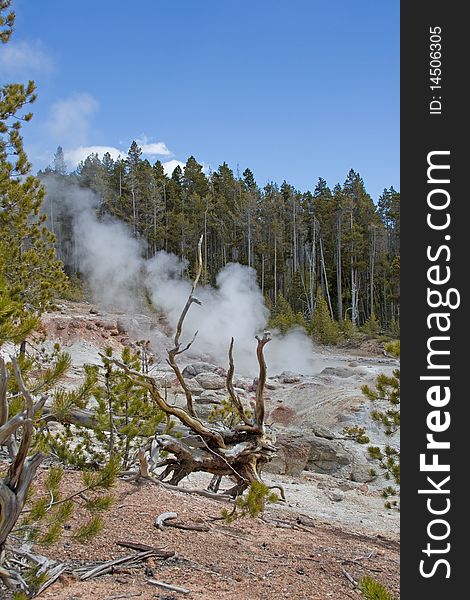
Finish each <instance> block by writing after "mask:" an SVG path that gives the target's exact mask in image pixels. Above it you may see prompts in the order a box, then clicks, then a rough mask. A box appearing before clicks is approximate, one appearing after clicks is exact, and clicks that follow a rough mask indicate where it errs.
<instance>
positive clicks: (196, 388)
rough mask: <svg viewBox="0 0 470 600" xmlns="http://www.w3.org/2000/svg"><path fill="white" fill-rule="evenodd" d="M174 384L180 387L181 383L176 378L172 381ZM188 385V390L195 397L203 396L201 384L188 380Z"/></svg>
mask: <svg viewBox="0 0 470 600" xmlns="http://www.w3.org/2000/svg"><path fill="white" fill-rule="evenodd" d="M172 382H173V385H174V386H178V387H180V385H179V382H178V380H177V379H176V377H174V378H173V379H172ZM186 385H187V386H188V389H189V391H190V392H191V394H193V396H194V395H198V396H199V395H201V393H202V387H201V386H200V385H199V383H198V382H197V381H196V380H195V379H188V380H187V381H186Z"/></svg>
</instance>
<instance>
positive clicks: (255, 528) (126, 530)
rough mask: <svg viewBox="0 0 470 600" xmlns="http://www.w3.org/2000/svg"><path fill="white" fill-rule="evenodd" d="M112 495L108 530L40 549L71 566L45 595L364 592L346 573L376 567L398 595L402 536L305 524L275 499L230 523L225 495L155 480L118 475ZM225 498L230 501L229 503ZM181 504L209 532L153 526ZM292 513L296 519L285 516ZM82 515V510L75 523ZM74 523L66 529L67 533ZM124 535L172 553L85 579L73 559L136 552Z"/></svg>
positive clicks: (314, 599) (182, 516)
mask: <svg viewBox="0 0 470 600" xmlns="http://www.w3.org/2000/svg"><path fill="white" fill-rule="evenodd" d="M78 484H79V479H78V477H77V475H76V474H75V473H68V474H67V475H66V477H65V481H64V485H65V488H67V489H66V490H64V492H65V493H67V492H68V491H74V490H76V489H77V485H78ZM115 498H116V501H115V504H114V506H113V507H112V508H111V510H109V511H108V512H107V513H106V514H105V520H106V527H105V530H104V531H103V532H102V533H101V534H100V535H99V536H98V537H96V538H95V539H93V540H92V541H90V542H88V543H87V544H86V545H80V544H78V543H76V542H74V541H73V540H72V539H71V538H68V539H66V538H62V539H61V541H60V542H58V543H57V544H55V545H54V546H52V547H49V548H47V549H45V550H44V549H42V550H40V551H41V552H43V553H44V554H46V555H47V556H48V557H49V558H53V559H56V560H59V561H61V562H64V563H65V564H67V565H68V566H69V571H68V572H66V573H65V574H64V575H63V576H61V578H60V579H59V580H58V581H57V582H56V583H54V584H53V585H52V586H50V587H49V588H48V589H47V590H46V591H45V592H43V594H41V598H44V599H54V600H88V599H90V598H93V599H94V600H118V599H121V598H122V599H125V598H140V599H142V600H146V599H153V598H160V599H161V600H171V599H176V598H184V597H187V598H190V599H194V600H217V599H219V598H220V599H221V600H258V599H266V600H267V599H271V598H272V599H279V598H291V599H298V600H325V599H327V598H334V599H338V600H342V599H343V598H344V599H346V598H356V599H357V598H360V597H361V595H360V594H359V592H358V591H357V590H355V589H354V585H353V584H352V583H351V582H350V580H349V579H348V576H350V577H351V578H352V579H353V580H355V581H358V580H359V579H360V578H361V577H362V576H364V575H370V576H372V577H374V578H375V579H377V580H379V581H380V582H382V583H383V584H385V585H386V586H387V587H388V588H389V589H390V590H391V591H392V592H393V593H394V594H395V595H398V585H399V562H398V561H399V546H398V541H397V540H396V539H387V538H385V537H383V536H369V535H364V534H363V533H357V532H353V531H350V530H345V529H340V528H337V527H332V526H329V525H327V524H325V523H321V522H316V521H314V520H312V519H308V520H307V519H305V518H303V519H302V522H303V525H301V526H300V528H299V529H294V528H293V527H298V525H296V520H295V516H294V515H288V516H286V514H285V513H280V512H278V511H276V510H275V509H269V510H268V511H267V512H266V517H267V518H268V519H276V518H277V519H281V520H283V526H282V527H280V526H279V523H277V525H276V522H274V523H273V522H271V523H266V522H264V521H262V520H261V519H254V520H253V519H249V518H242V519H238V520H237V521H235V522H234V523H232V524H225V523H224V522H223V521H220V520H219V521H212V520H211V517H218V516H220V511H221V509H222V507H223V506H224V504H222V503H221V502H217V501H214V500H211V499H207V498H203V497H200V496H195V495H189V494H183V493H180V492H174V491H169V490H166V489H163V488H161V487H159V486H158V485H156V484H153V483H150V482H145V483H140V484H136V483H127V482H122V481H120V482H119V484H118V485H117V487H116V489H115ZM226 506H228V505H226ZM167 511H174V512H177V513H178V519H177V522H179V523H184V524H193V525H194V524H199V525H200V524H201V523H205V524H207V525H208V526H209V528H210V529H209V531H208V532H201V531H182V530H179V529H175V528H172V527H171V528H170V527H164V530H163V531H160V530H158V529H157V528H156V527H155V526H154V521H155V518H156V516H158V515H159V514H161V513H163V512H167ZM286 519H289V522H290V525H291V526H290V527H289V526H288V525H287V526H286V525H285V523H286ZM79 522H80V515H76V516H75V517H74V518H73V520H72V522H71V525H72V528H73V527H75V525H76V524H77V523H79ZM67 533H68V532H64V535H67ZM120 540H125V541H131V542H138V543H141V544H148V545H151V546H154V547H158V548H166V549H170V550H174V551H175V552H176V555H175V556H174V557H173V558H170V559H166V560H159V559H155V558H149V559H147V560H146V561H145V562H144V563H142V565H141V566H139V567H136V568H125V567H121V568H119V567H116V568H115V570H114V572H112V573H111V574H109V575H103V576H101V577H97V578H95V579H91V580H89V581H79V580H78V579H77V577H78V575H77V574H74V573H73V569H77V568H79V567H82V566H87V565H88V566H89V568H90V569H91V568H92V567H93V566H95V565H97V564H98V563H99V561H106V560H111V559H114V558H118V557H120V556H126V555H129V554H132V552H133V551H132V550H127V549H124V548H120V547H119V546H118V545H117V544H116V542H118V541H120ZM149 578H150V579H151V578H153V579H156V580H159V581H162V582H165V583H167V584H171V585H175V586H178V587H183V588H186V589H188V590H190V593H189V594H187V595H182V594H181V593H177V592H172V591H166V590H163V589H160V588H158V587H155V586H154V585H151V584H150V583H148V582H147V580H148V579H149Z"/></svg>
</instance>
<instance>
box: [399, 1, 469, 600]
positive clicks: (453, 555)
mask: <svg viewBox="0 0 470 600" xmlns="http://www.w3.org/2000/svg"><path fill="white" fill-rule="evenodd" d="M463 6H464V5H463V4H462V3H457V2H435V1H427V2H402V3H401V56H400V60H401V186H400V188H401V189H400V191H401V199H402V200H401V207H402V209H401V224H402V230H401V244H402V246H401V249H402V252H401V269H402V289H401V300H402V313H401V332H402V333H401V337H402V342H401V358H402V369H401V376H402V392H401V411H402V428H401V429H402V435H403V439H402V452H401V457H402V501H401V518H402V522H401V541H402V561H401V580H402V595H401V598H402V599H404V600H408V599H415V598H426V600H433V599H434V598H463V597H468V592H467V593H466V592H465V591H464V590H465V589H467V590H468V585H469V584H468V572H469V566H468V556H467V554H468V553H467V552H466V551H465V550H464V549H465V548H466V546H467V542H468V532H469V530H470V527H469V522H470V509H469V502H468V499H467V493H466V492H465V490H464V484H465V483H466V481H467V480H468V474H467V473H468V457H469V441H470V432H469V431H468V428H469V426H470V419H469V410H468V406H469V404H470V400H469V387H470V386H469V383H468V382H467V381H468V379H469V377H470V360H469V358H468V354H469V351H468V345H469V337H470V336H469V334H470V326H469V314H468V300H467V299H468V279H469V277H470V269H469V268H468V264H469V257H470V219H469V218H468V216H467V215H468V210H467V208H468V207H469V206H470V194H469V192H468V190H467V189H464V182H465V180H466V178H467V177H469V175H470V169H469V167H468V165H467V164H466V162H467V157H468V155H469V152H468V150H465V149H464V136H467V135H468V133H469V127H468V125H469V121H468V118H467V113H468V110H469V108H468V106H469V102H468V101H467V100H466V92H465V91H464V89H465V88H466V79H467V78H468V71H469V68H468V59H469V58H470V52H469V49H468V39H469V36H468V33H467V32H466V29H467V28H468V25H467V24H466V22H465V21H466V20H465V19H464V16H463ZM464 104H466V106H465V107H464ZM465 187H466V188H468V185H465ZM458 462H460V463H461V465H460V466H458Z"/></svg>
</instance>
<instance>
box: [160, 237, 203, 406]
mask: <svg viewBox="0 0 470 600" xmlns="http://www.w3.org/2000/svg"><path fill="white" fill-rule="evenodd" d="M202 266H203V263H202V235H201V237H200V238H199V243H198V246H197V268H196V277H195V278H194V281H193V285H192V288H191V292H190V294H189V297H188V300H187V301H186V304H185V305H184V308H183V311H182V312H181V315H180V318H179V320H178V324H177V326H176V333H175V347H174V348H173V349H172V350H168V364H169V365H170V367H171V368H172V369H173V371H174V373H175V375H176V377H177V379H178V382H179V384H180V385H181V387H182V388H183V391H184V394H185V396H186V410H187V411H188V413H189V414H190V415H191V416H192V417H195V416H196V412H195V409H194V403H193V396H192V394H191V391H190V390H189V388H188V386H187V385H186V382H185V380H184V377H183V375H182V373H181V371H180V368H179V367H178V364H177V362H176V357H177V356H178V355H179V354H182V353H183V352H186V350H189V348H190V347H191V346H192V344H193V342H194V340H195V339H196V336H197V331H196V333H195V334H194V337H193V339H192V340H191V341H190V342H189V343H188V344H187V345H186V346H185V347H184V348H183V349H181V343H180V337H181V333H182V331H183V323H184V319H185V318H186V315H187V314H188V311H189V309H190V308H191V304H193V303H195V304H201V302H200V300H198V299H197V298H196V297H195V296H194V293H195V291H196V287H197V284H198V282H199V279H200V278H201V274H202Z"/></svg>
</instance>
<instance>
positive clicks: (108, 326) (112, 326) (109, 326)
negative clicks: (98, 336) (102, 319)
mask: <svg viewBox="0 0 470 600" xmlns="http://www.w3.org/2000/svg"><path fill="white" fill-rule="evenodd" d="M104 328H105V329H106V331H112V330H113V329H116V325H115V324H114V323H105V324H104Z"/></svg>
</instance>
